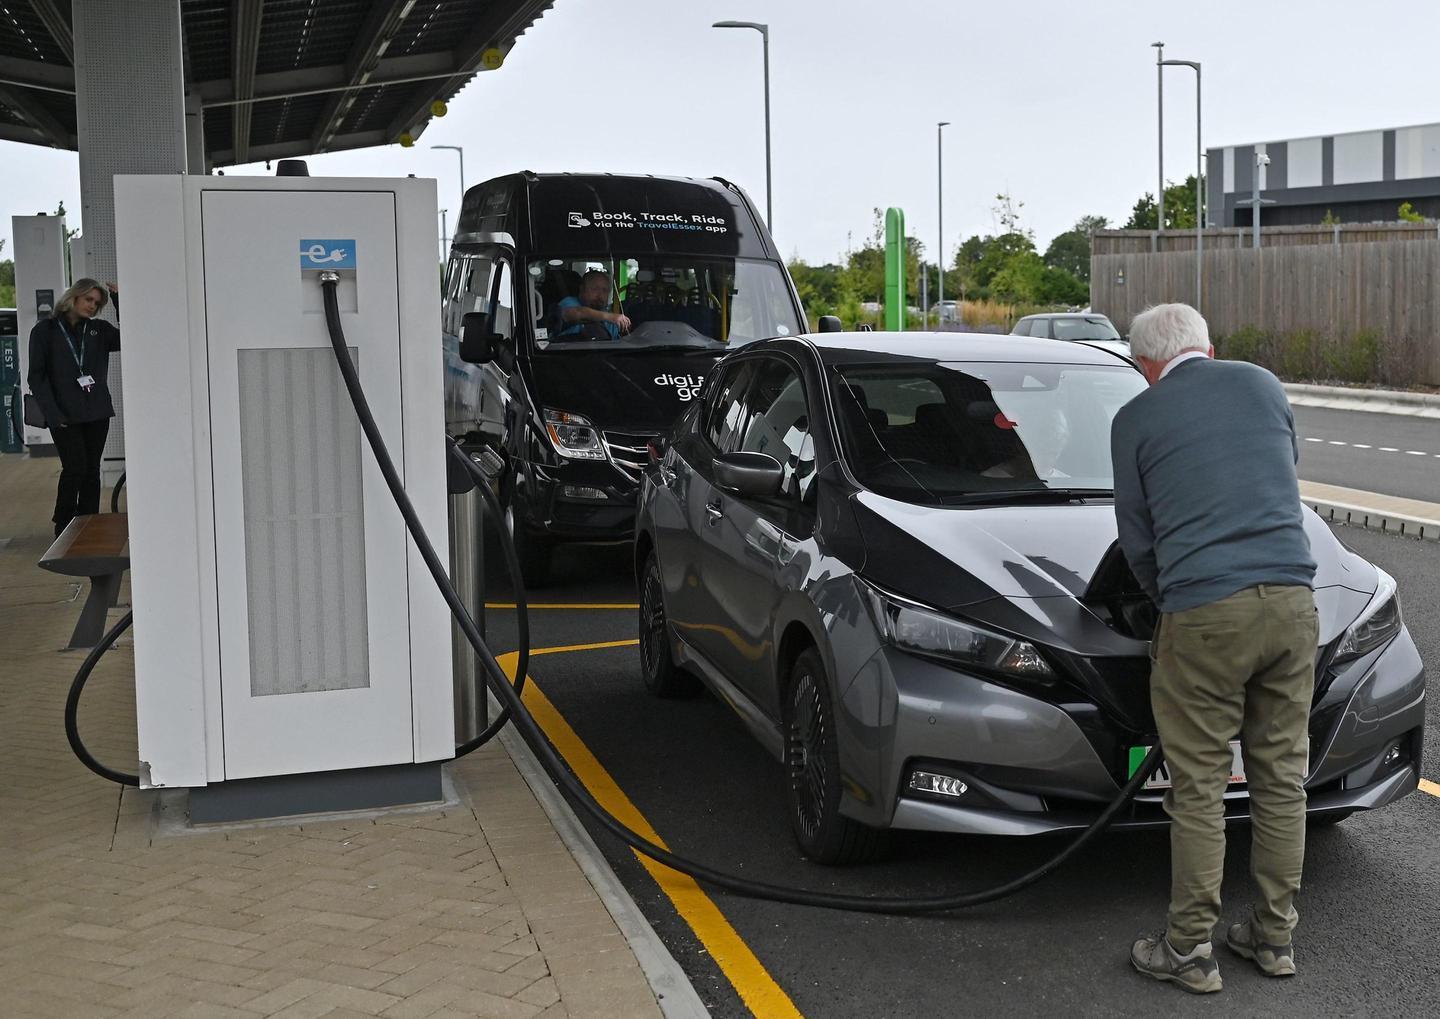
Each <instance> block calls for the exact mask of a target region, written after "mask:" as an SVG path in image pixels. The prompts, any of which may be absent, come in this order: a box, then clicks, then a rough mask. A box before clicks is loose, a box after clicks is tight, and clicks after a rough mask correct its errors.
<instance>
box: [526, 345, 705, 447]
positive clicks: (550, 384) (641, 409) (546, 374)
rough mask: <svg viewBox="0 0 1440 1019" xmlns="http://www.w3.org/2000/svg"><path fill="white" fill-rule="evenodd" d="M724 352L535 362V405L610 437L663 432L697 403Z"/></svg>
mask: <svg viewBox="0 0 1440 1019" xmlns="http://www.w3.org/2000/svg"><path fill="white" fill-rule="evenodd" d="M723 354H724V351H714V352H711V351H704V352H701V353H695V354H687V353H662V354H645V353H628V352H627V353H618V352H612V351H574V352H571V353H564V354H541V355H537V356H534V357H532V358H531V359H530V365H529V367H530V378H531V381H532V382H533V384H534V392H533V395H534V397H535V401H536V403H537V404H539V405H540V406H542V407H547V408H550V409H553V410H564V411H569V412H571V413H573V414H581V415H583V416H585V417H587V418H589V419H590V420H591V422H593V423H594V424H595V426H596V427H598V428H600V429H602V430H605V431H630V432H662V431H665V430H667V429H668V428H669V427H670V426H671V425H672V424H674V423H675V419H676V418H678V417H679V416H680V414H681V412H682V411H684V410H685V408H687V407H689V406H690V403H691V401H692V400H693V399H695V397H696V395H697V394H698V393H699V392H700V387H701V386H702V385H703V384H704V382H705V379H706V378H707V377H708V376H709V374H710V372H711V370H712V369H713V368H714V367H715V362H716V361H718V360H719V359H720V357H721V356H722V355H723Z"/></svg>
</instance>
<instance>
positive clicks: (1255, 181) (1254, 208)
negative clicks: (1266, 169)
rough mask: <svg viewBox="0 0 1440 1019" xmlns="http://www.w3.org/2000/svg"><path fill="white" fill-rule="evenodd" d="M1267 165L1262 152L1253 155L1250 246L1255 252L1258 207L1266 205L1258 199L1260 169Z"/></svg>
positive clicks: (1257, 236)
mask: <svg viewBox="0 0 1440 1019" xmlns="http://www.w3.org/2000/svg"><path fill="white" fill-rule="evenodd" d="M1269 165H1270V157H1269V156H1267V155H1265V153H1263V152H1257V153H1255V172H1254V173H1252V174H1251V175H1250V178H1251V198H1250V246H1251V247H1252V248H1255V249H1256V250H1257V251H1258V250H1259V248H1260V206H1262V205H1265V204H1268V203H1266V202H1264V201H1262V200H1261V198H1260V168H1261V167H1262V166H1269Z"/></svg>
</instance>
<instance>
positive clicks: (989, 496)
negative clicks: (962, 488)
mask: <svg viewBox="0 0 1440 1019" xmlns="http://www.w3.org/2000/svg"><path fill="white" fill-rule="evenodd" d="M1114 495H1115V492H1114V491H1113V490H1112V489H1109V488H1016V489H1006V490H1003V491H997V492H968V493H966V494H965V495H959V496H953V497H949V498H946V500H945V503H946V505H950V506H977V505H984V504H990V503H994V504H1004V503H1024V502H1074V501H1076V500H1077V499H1109V498H1113V497H1114Z"/></svg>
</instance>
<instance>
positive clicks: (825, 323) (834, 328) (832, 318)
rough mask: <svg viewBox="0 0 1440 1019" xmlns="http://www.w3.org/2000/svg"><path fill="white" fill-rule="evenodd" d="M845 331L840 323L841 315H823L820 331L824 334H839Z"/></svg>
mask: <svg viewBox="0 0 1440 1019" xmlns="http://www.w3.org/2000/svg"><path fill="white" fill-rule="evenodd" d="M843 329H844V326H843V325H842V324H841V322H840V316H839V315H821V316H820V331H821V332H822V333H838V332H841V331H842V330H843Z"/></svg>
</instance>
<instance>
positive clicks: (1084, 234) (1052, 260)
mask: <svg viewBox="0 0 1440 1019" xmlns="http://www.w3.org/2000/svg"><path fill="white" fill-rule="evenodd" d="M1109 225H1110V221H1109V220H1108V219H1106V218H1105V217H1104V216H1081V217H1080V219H1079V220H1078V221H1077V222H1076V223H1075V225H1074V226H1073V227H1071V228H1070V229H1069V230H1066V231H1065V232H1064V233H1063V234H1057V235H1056V237H1055V239H1054V240H1052V241H1051V242H1050V246H1049V247H1048V248H1046V249H1045V264H1046V265H1048V266H1050V267H1051V268H1052V269H1061V270H1063V271H1065V272H1067V273H1069V274H1070V275H1071V276H1073V277H1075V278H1076V279H1077V280H1081V281H1083V282H1086V283H1088V282H1090V238H1091V237H1092V236H1093V235H1094V234H1095V231H1096V230H1104V229H1105V228H1106V227H1107V226H1109Z"/></svg>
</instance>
